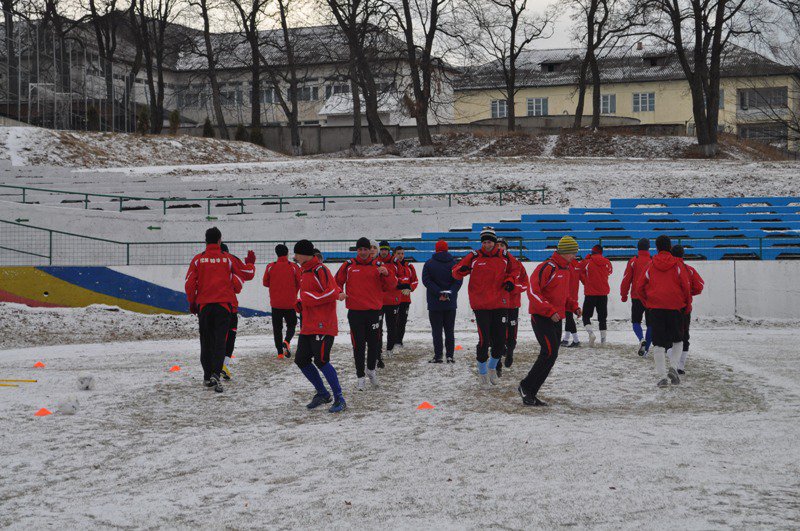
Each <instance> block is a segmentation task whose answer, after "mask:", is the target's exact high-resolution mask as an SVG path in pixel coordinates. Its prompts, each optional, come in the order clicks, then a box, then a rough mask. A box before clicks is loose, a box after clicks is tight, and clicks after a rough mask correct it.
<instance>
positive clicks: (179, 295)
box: [38, 266, 270, 317]
mask: <svg viewBox="0 0 800 531" xmlns="http://www.w3.org/2000/svg"><path fill="white" fill-rule="evenodd" d="M38 269H39V270H41V271H44V272H45V273H47V274H48V275H52V276H54V277H56V278H58V279H61V280H63V281H65V282H69V283H70V284H74V285H76V286H80V287H82V288H84V289H88V290H91V291H94V292H96V293H102V294H103V295H109V296H111V297H118V298H120V299H125V300H128V301H131V302H137V303H139V304H147V305H149V306H154V307H156V308H161V309H164V310H170V311H173V312H188V311H189V305H188V303H187V302H186V294H185V293H183V292H182V291H175V290H173V289H169V288H165V287H163V286H159V285H157V284H153V283H152V282H147V281H144V280H141V279H138V278H136V277H132V276H130V275H125V274H123V273H120V272H118V271H114V270H113V269H109V268H107V267H54V266H53V267H39V268H38ZM239 315H241V316H242V317H254V316H267V315H270V314H269V313H268V312H263V311H260V310H254V309H252V308H239Z"/></svg>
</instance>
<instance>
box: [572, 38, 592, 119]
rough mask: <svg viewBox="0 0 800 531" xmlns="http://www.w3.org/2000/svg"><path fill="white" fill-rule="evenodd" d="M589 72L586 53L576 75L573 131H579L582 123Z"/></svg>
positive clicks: (587, 54) (587, 53)
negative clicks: (587, 73)
mask: <svg viewBox="0 0 800 531" xmlns="http://www.w3.org/2000/svg"><path fill="white" fill-rule="evenodd" d="M588 70H589V52H586V56H584V58H583V61H581V69H580V73H579V74H578V105H577V106H576V107H575V122H574V123H573V124H572V128H573V129H580V128H581V124H582V122H583V109H584V106H585V105H586V72H587V71H588Z"/></svg>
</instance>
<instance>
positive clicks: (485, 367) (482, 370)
mask: <svg viewBox="0 0 800 531" xmlns="http://www.w3.org/2000/svg"><path fill="white" fill-rule="evenodd" d="M478 374H489V362H487V361H479V362H478Z"/></svg>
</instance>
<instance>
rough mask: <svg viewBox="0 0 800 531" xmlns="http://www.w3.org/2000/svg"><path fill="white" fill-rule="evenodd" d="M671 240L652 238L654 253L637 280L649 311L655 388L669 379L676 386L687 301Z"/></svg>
mask: <svg viewBox="0 0 800 531" xmlns="http://www.w3.org/2000/svg"><path fill="white" fill-rule="evenodd" d="M671 248H672V242H671V241H670V239H669V237H668V236H665V235H663V234H662V235H661V236H659V237H658V238H656V249H657V250H658V254H657V255H656V256H654V257H653V260H652V262H650V265H649V266H648V267H647V270H646V271H645V273H644V276H643V277H642V280H641V281H640V282H639V285H638V288H637V289H638V291H639V296H640V298H641V301H642V304H644V307H645V308H647V309H648V310H649V312H650V327H651V328H652V329H653V345H655V346H657V347H662V348H658V349H656V351H655V354H654V356H653V357H654V358H655V362H656V373H657V375H658V383H657V385H658V386H659V387H666V386H668V385H669V383H670V381H671V382H672V383H673V384H675V385H677V384H679V383H680V382H681V379H680V377H679V376H678V361H679V358H680V356H678V355H677V353H678V352H680V350H679V349H682V347H683V336H684V334H683V326H684V325H683V313H684V312H685V311H686V309H687V307H688V306H689V304H690V303H691V297H692V296H691V289H690V287H689V274H688V273H687V271H686V267H685V266H684V265H683V264H681V262H680V260H678V259H677V258H675V257H674V256H672V254H671V253H670V250H671ZM669 348H673V349H674V350H673V352H674V353H675V355H673V356H672V357H671V359H670V367H669V371H667V366H666V350H667V349H669Z"/></svg>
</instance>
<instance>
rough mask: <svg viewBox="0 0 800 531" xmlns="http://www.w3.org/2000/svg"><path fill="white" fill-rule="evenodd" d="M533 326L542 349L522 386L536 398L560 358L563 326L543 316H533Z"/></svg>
mask: <svg viewBox="0 0 800 531" xmlns="http://www.w3.org/2000/svg"><path fill="white" fill-rule="evenodd" d="M531 324H532V325H533V332H534V333H535V334H536V340H537V341H539V345H541V349H540V351H539V357H538V358H536V362H535V363H534V364H533V367H531V370H530V372H528V376H526V377H525V379H524V380H522V382H520V385H521V386H522V389H523V390H524V391H525V393H526V394H527V395H530V396H536V393H538V392H539V388H540V387H542V384H543V383H544V381H545V380H546V379H547V376H548V375H549V374H550V370H551V369H552V368H553V365H555V363H556V358H558V347H559V345H560V344H561V328H562V326H561V321H559V322H557V323H555V322H553V320H552V319H550V318H548V317H544V316H542V315H531Z"/></svg>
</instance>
